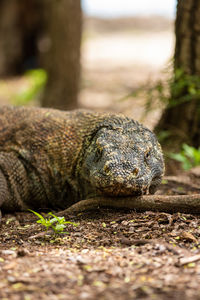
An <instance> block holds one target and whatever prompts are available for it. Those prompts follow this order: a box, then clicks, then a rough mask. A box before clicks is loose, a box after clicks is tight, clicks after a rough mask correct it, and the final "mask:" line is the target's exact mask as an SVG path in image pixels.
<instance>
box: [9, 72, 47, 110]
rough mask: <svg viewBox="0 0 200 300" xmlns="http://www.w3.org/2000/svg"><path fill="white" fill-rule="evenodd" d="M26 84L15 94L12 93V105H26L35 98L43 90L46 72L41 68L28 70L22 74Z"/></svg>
mask: <svg viewBox="0 0 200 300" xmlns="http://www.w3.org/2000/svg"><path fill="white" fill-rule="evenodd" d="M24 78H25V79H26V80H27V83H28V84H27V85H25V86H24V87H23V89H22V90H21V91H20V92H18V93H17V94H15V95H13V104H14V105H26V104H28V103H29V102H30V101H31V100H33V99H35V98H37V97H38V96H39V95H40V93H41V92H42V91H43V89H44V87H45V84H46V82H47V73H46V71H45V70H43V69H37V70H30V71H27V72H26V73H25V74H24Z"/></svg>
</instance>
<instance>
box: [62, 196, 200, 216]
mask: <svg viewBox="0 0 200 300" xmlns="http://www.w3.org/2000/svg"><path fill="white" fill-rule="evenodd" d="M102 207H112V208H127V209H135V210H137V211H141V212H142V211H148V210H151V211H159V212H167V213H174V212H181V213H196V214H199V213H200V194H192V195H176V196H166V195H145V196H139V197H133V196H132V197H119V198H114V197H113V198H111V197H97V198H91V199H87V200H81V201H80V202H77V203H75V204H74V205H72V206H70V207H69V208H67V209H65V210H63V211H61V212H59V213H58V215H60V216H62V215H64V214H74V213H80V212H83V211H86V210H95V209H98V208H102Z"/></svg>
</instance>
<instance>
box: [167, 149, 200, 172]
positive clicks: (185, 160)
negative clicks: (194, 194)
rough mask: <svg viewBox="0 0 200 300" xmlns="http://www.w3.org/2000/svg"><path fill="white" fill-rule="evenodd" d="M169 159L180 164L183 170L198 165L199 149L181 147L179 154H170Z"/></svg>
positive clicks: (199, 163) (199, 162)
mask: <svg viewBox="0 0 200 300" xmlns="http://www.w3.org/2000/svg"><path fill="white" fill-rule="evenodd" d="M169 157H170V158H172V159H174V160H177V161H179V162H181V166H182V168H183V169H184V170H189V169H191V168H192V167H195V166H198V165H200V147H199V148H198V149H196V148H194V147H191V146H189V145H187V144H183V145H182V150H181V152H180V153H170V154H169Z"/></svg>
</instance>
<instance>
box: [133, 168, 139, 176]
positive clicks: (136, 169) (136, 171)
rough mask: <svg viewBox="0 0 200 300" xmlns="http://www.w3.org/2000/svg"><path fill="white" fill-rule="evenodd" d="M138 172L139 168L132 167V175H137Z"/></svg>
mask: <svg viewBox="0 0 200 300" xmlns="http://www.w3.org/2000/svg"><path fill="white" fill-rule="evenodd" d="M138 173H139V169H138V168H134V170H133V175H134V176H137V175H138Z"/></svg>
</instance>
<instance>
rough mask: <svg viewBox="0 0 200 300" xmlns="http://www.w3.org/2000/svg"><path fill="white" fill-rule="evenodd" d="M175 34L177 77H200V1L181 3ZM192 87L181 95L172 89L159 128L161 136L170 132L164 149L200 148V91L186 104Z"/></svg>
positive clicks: (182, 1)
mask: <svg viewBox="0 0 200 300" xmlns="http://www.w3.org/2000/svg"><path fill="white" fill-rule="evenodd" d="M175 33H176V45H175V55H174V74H176V73H175V72H176V70H177V69H181V70H182V71H183V73H184V74H186V75H187V76H193V75H194V76H200V0H187V1H184V0H178V4H177V16H176V23H175ZM187 78H188V77H187ZM175 80H177V81H178V79H175ZM184 80H187V79H184ZM189 88H190V82H188V83H187V84H186V86H185V87H184V88H183V89H180V92H177V90H171V100H170V101H169V105H168V107H167V108H166V109H165V111H164V113H163V115H162V116H161V119H160V121H159V123H158V125H157V126H156V128H155V131H156V132H157V133H158V132H161V131H164V130H166V131H168V132H169V136H168V138H167V139H166V140H164V141H163V143H162V142H161V143H162V144H163V147H164V150H167V151H179V150H180V148H181V145H182V143H187V144H190V145H192V146H195V147H199V145H200V98H199V97H200V96H199V92H198V94H197V95H196V94H195V93H194V94H193V95H191V99H190V100H189V101H185V102H183V101H182V99H183V97H184V96H186V95H188V94H189ZM174 101H176V103H177V104H176V105H175V106H173V105H172V104H173V103H174Z"/></svg>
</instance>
